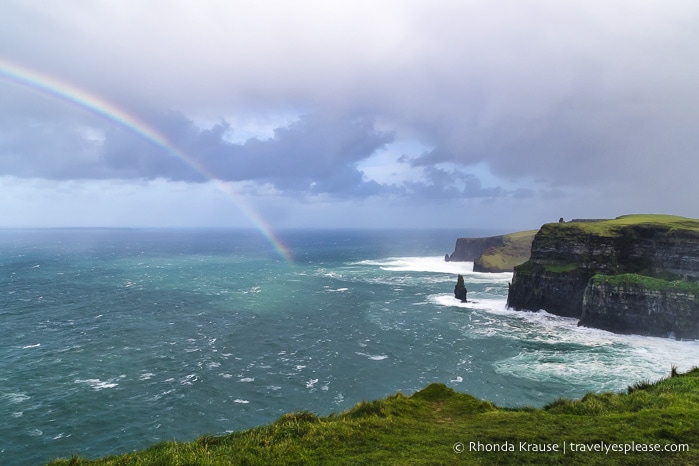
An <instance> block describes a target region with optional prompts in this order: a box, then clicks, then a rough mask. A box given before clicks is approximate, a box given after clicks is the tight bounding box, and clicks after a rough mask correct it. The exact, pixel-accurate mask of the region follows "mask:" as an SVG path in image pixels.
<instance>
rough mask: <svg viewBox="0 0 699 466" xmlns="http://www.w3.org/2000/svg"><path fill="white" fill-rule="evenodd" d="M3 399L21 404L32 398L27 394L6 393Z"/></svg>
mask: <svg viewBox="0 0 699 466" xmlns="http://www.w3.org/2000/svg"><path fill="white" fill-rule="evenodd" d="M2 397H3V398H5V399H7V400H9V402H10V403H21V402H23V401H27V400H28V399H29V398H31V397H30V396H29V395H27V394H26V393H5V394H4V395H3V396H2Z"/></svg>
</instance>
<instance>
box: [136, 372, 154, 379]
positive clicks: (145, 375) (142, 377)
mask: <svg viewBox="0 0 699 466" xmlns="http://www.w3.org/2000/svg"><path fill="white" fill-rule="evenodd" d="M154 375H155V374H154V373H152V372H146V373H144V374H141V375H140V377H139V378H138V380H150V379H151V378H152V377H153V376H154Z"/></svg>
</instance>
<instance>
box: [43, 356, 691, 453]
mask: <svg viewBox="0 0 699 466" xmlns="http://www.w3.org/2000/svg"><path fill="white" fill-rule="evenodd" d="M116 438H118V432H115V439H116ZM631 447H633V448H634V449H635V450H634V451H627V452H624V450H625V449H626V450H628V449H630V448H631ZM564 449H565V451H564ZM541 450H544V451H541ZM615 450H616V451H615ZM619 450H620V451H619ZM650 450H652V451H650ZM656 450H659V451H656ZM678 450H679V451H678ZM52 464H55V465H68V464H75V465H79V464H96V465H117V464H118V465H125V464H134V465H156V464H158V465H164V464H167V465H185V464H197V465H219V464H249V465H255V464H260V465H262V464H265V465H267V464H272V465H274V464H348V465H350V464H351V465H354V464H375V465H380V464H401V465H423V464H424V465H428V464H429V465H435V464H437V465H438V464H476V465H480V464H483V465H486V464H487V465H490V464H583V465H585V464H636V465H644V464H648V465H651V464H663V465H674V464H699V369H694V370H692V371H690V372H688V373H686V374H677V373H676V371H675V370H674V369H673V370H672V373H671V376H670V377H669V378H667V379H663V380H661V381H659V382H657V383H650V382H642V383H639V384H636V385H635V386H633V387H629V389H628V390H627V393H620V394H615V393H602V394H588V395H586V396H585V397H584V398H582V399H581V400H565V399H561V400H558V401H555V402H553V403H551V404H550V405H548V406H546V407H544V408H542V409H532V408H524V409H503V408H498V407H496V406H495V405H493V404H492V403H490V402H486V401H482V400H479V399H477V398H474V397H472V396H470V395H467V394H463V393H458V392H455V391H454V390H452V389H450V388H447V387H446V386H445V385H442V384H433V385H430V386H428V387H427V388H425V389H424V390H421V391H419V392H417V393H415V394H414V395H412V396H404V395H401V394H397V395H394V396H391V397H388V398H386V399H383V400H377V401H371V402H362V403H360V404H358V405H357V406H355V407H354V408H353V409H351V410H349V411H346V412H344V413H341V414H337V415H331V416H328V417H317V416H315V415H314V414H312V413H309V412H300V413H294V414H286V415H284V416H282V417H281V418H280V419H279V420H277V421H276V422H274V423H273V424H270V425H267V426H262V427H256V428H254V429H250V430H246V431H242V432H236V433H233V434H229V435H224V436H204V437H200V438H199V439H197V440H195V441H193V442H185V443H179V442H174V441H173V442H163V443H159V444H157V445H154V446H152V447H150V448H148V449H146V450H143V451H139V452H132V453H126V454H123V455H118V456H112V457H108V458H103V459H99V460H94V461H90V460H86V459H82V458H78V457H73V458H71V459H65V460H57V461H55V462H54V463H52Z"/></svg>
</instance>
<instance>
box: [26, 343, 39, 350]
mask: <svg viewBox="0 0 699 466" xmlns="http://www.w3.org/2000/svg"><path fill="white" fill-rule="evenodd" d="M39 346H41V343H37V344H36V345H27V346H23V347H22V349H28V348H38V347H39Z"/></svg>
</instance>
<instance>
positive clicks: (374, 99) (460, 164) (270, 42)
mask: <svg viewBox="0 0 699 466" xmlns="http://www.w3.org/2000/svg"><path fill="white" fill-rule="evenodd" d="M86 37H89V40H85V38H86ZM696 56H699V4H696V3H694V2H682V1H671V2H663V3H662V4H661V3H659V2H652V1H636V0H634V1H631V0H614V1H601V0H587V1H581V0H580V1H578V0H572V1H567V2H551V1H547V0H527V1H512V0H496V1H479V0H473V1H456V0H443V1H438V2H428V1H419V0H408V1H405V0H400V1H399V0H386V1H382V2H375V1H373V2H372V1H363V0H356V1H352V2H349V1H347V2H344V1H340V2H323V1H310V0H305V1H299V2H293V3H289V2H274V1H266V2H265V1H262V2H226V1H213V0H212V1H209V2H204V3H191V2H184V1H183V2H180V1H169V2H165V1H162V2H161V1H154V2H137V1H125V2H119V4H118V5H117V4H112V3H109V2H88V3H84V2H72V1H68V0H65V1H56V2H51V3H50V4H46V3H45V2H38V1H37V2H32V1H29V2H4V3H3V4H2V5H0V57H4V58H6V59H8V60H11V61H16V62H17V63H21V64H23V65H25V66H27V67H30V68H33V69H36V70H38V71H40V72H43V73H46V74H49V75H51V76H56V77H58V78H60V79H62V80H64V81H67V82H70V83H73V84H74V85H76V86H78V87H81V88H84V89H86V90H88V91H90V92H92V93H94V94H97V95H100V96H103V97H104V98H105V99H107V100H109V101H112V102H114V103H115V104H118V105H119V106H121V107H123V108H126V109H136V110H134V111H136V112H137V113H139V115H143V117H144V119H145V120H147V121H148V123H149V124H151V125H152V126H154V127H156V128H158V129H159V130H160V131H161V132H162V133H163V134H164V135H166V136H167V137H168V138H170V139H171V140H172V141H173V143H174V144H175V145H176V146H177V147H179V148H181V149H182V150H183V152H185V153H186V154H188V155H189V156H191V160H190V162H188V161H183V160H181V159H179V158H177V157H173V156H172V154H168V153H167V152H165V151H162V150H161V149H159V148H158V147H154V146H152V145H151V144H149V143H148V142H146V141H142V140H140V139H139V138H138V137H136V136H135V135H133V134H129V133H128V132H127V131H124V130H123V129H120V128H118V127H114V126H113V125H110V124H108V123H105V122H104V121H100V120H99V119H94V118H93V117H91V116H89V115H83V114H80V113H79V112H76V111H74V110H67V109H65V108H61V107H60V106H59V105H56V104H55V103H53V104H52V103H50V102H44V101H42V100H41V99H39V98H37V96H33V97H32V96H30V95H28V94H26V93H23V92H18V93H15V91H10V92H11V93H12V95H9V94H5V93H0V98H1V99H4V100H3V103H4V104H5V103H7V104H8V105H4V106H3V107H4V108H3V109H2V110H0V118H1V119H2V124H3V129H4V132H3V135H1V136H0V170H2V173H0V174H12V175H16V176H25V177H31V176H35V177H45V178H49V179H73V178H76V179H77V178H84V179H108V178H120V179H141V178H144V179H156V178H163V179H169V180H176V181H184V182H192V183H195V182H202V181H204V180H205V179H206V178H207V176H206V175H204V174H202V173H201V170H199V171H198V170H197V169H195V168H193V166H192V165H193V164H194V165H199V166H201V167H204V171H206V172H207V173H210V174H215V175H216V176H217V177H220V178H221V179H224V180H229V181H249V182H252V183H253V184H254V185H255V186H257V187H258V188H259V187H263V186H265V187H267V186H268V187H271V188H270V189H273V190H276V192H278V193H281V195H285V196H290V197H293V198H295V199H304V198H305V199H319V198H321V197H325V196H327V197H331V198H336V199H360V198H367V199H369V198H372V197H377V196H387V197H389V198H396V199H409V200H416V199H423V200H430V199H435V200H437V199H442V200H444V199H448V198H450V197H454V198H457V199H466V200H472V201H474V202H475V201H478V202H481V201H484V200H494V199H500V200H503V199H507V200H508V202H509V201H513V200H515V199H516V200H522V201H524V200H526V201H528V202H530V203H531V207H530V208H531V209H532V211H534V210H535V209H538V208H539V207H538V206H536V207H534V204H535V203H537V202H553V200H552V199H558V200H560V199H565V200H566V202H568V203H569V208H570V209H576V208H579V209H586V208H588V207H587V205H588V204H587V202H588V201H589V199H590V194H591V193H599V192H604V193H610V195H611V194H612V193H613V195H614V196H616V197H615V202H614V205H615V208H617V209H622V212H621V213H624V212H623V211H625V210H627V209H631V208H635V207H637V206H639V205H640V206H641V207H642V206H643V205H644V204H643V202H645V203H646V205H653V206H660V207H662V206H665V208H664V209H662V208H661V209H660V210H666V211H669V210H673V209H677V208H680V207H678V206H681V209H683V210H686V213H687V214H688V215H696V216H699V211H698V210H697V207H696V206H694V203H693V202H691V201H689V200H688V199H694V198H696V196H697V195H699V188H697V187H696V186H697V185H696V183H695V182H694V180H693V179H692V178H693V174H694V173H696V172H697V171H699V158H697V157H696V153H697V152H698V151H699V140H697V138H696V135H695V133H696V129H695V127H696V123H697V121H699V93H697V92H696V82H699V62H698V61H697V60H696V59H695V57H696ZM1 84H2V83H0V85H1ZM3 89H4V88H3ZM44 100H46V99H44ZM9 104H12V105H9ZM282 114H283V115H289V114H293V115H295V116H298V117H297V118H295V119H292V120H289V121H287V122H286V123H285V124H283V125H278V126H277V127H276V129H274V131H272V132H271V133H270V134H269V135H268V136H262V135H253V136H254V137H249V138H243V139H236V138H235V135H236V134H239V133H240V131H239V130H238V125H239V124H240V122H241V121H244V120H245V119H246V118H247V119H250V120H254V119H258V118H260V119H265V118H270V119H271V120H273V121H274V120H275V116H277V115H282ZM204 122H205V123H204ZM95 134H97V135H98V136H99V137H95ZM410 144H413V146H414V147H416V148H419V149H416V150H415V152H414V153H411V152H406V154H405V157H404V159H403V162H404V163H402V165H401V166H400V169H401V170H400V171H396V173H397V175H396V176H393V175H391V173H386V172H381V170H379V169H376V168H374V169H373V171H372V173H375V174H377V178H376V179H373V178H371V176H369V175H368V174H367V173H365V172H364V171H362V168H361V167H362V165H363V164H366V162H367V161H368V160H377V159H376V158H375V156H376V154H377V153H380V152H381V151H385V150H386V149H387V148H389V147H391V146H392V145H403V146H406V145H408V146H409V145H410ZM372 157H374V159H372ZM191 162H193V163H191ZM391 163H395V164H397V163H398V162H395V160H393V161H392V162H391ZM483 166H485V167H487V169H488V171H489V176H482V175H481V174H480V173H479V171H478V170H477V169H476V168H477V167H483ZM379 173H382V178H381V179H379V175H378V174H379ZM388 179H390V184H388V181H387V180H388ZM547 193H557V194H556V195H554V196H548V197H547ZM469 202H470V201H469ZM513 202H514V201H513ZM603 204H604V203H603V202H601V203H600V205H603ZM610 204H611V203H610ZM641 210H643V209H641ZM561 215H566V214H565V213H561V214H560V215H558V216H561ZM572 215H574V214H571V216H572ZM558 216H557V217H556V218H558ZM576 216H577V215H576Z"/></svg>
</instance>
